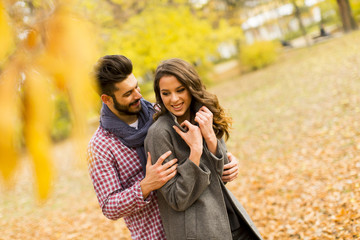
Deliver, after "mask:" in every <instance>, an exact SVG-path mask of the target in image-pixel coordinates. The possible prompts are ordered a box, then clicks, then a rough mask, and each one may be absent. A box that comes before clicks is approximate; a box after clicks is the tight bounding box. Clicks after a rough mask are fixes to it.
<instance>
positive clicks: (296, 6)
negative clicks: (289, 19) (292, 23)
mask: <svg viewBox="0 0 360 240" xmlns="http://www.w3.org/2000/svg"><path fill="white" fill-rule="evenodd" d="M292 4H293V6H294V8H295V17H296V18H297V20H298V22H299V26H300V30H301V33H302V35H303V37H304V39H305V42H306V45H307V46H308V47H309V46H310V41H309V39H308V36H307V33H306V29H305V26H304V23H303V21H302V18H301V12H300V8H299V6H298V5H297V4H296V0H292Z"/></svg>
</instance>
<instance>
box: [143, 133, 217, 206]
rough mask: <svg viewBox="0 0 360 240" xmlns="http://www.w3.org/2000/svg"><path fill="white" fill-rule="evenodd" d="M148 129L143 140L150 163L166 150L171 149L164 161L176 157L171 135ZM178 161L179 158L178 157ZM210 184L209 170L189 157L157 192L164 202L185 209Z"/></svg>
mask: <svg viewBox="0 0 360 240" xmlns="http://www.w3.org/2000/svg"><path fill="white" fill-rule="evenodd" d="M158 130H159V129H156V130H155V129H150V130H149V132H148V135H147V137H146V140H145V150H146V152H150V154H151V159H152V163H153V164H154V163H155V162H156V161H157V159H158V158H159V157H160V156H161V155H162V154H164V153H165V152H167V151H169V150H170V151H171V152H172V154H171V156H169V157H168V158H167V159H166V160H165V161H164V163H166V162H168V161H170V160H172V159H173V158H176V157H177V156H175V155H174V153H175V150H174V145H173V144H172V142H171V136H170V134H169V133H168V132H166V131H161V130H160V131H158ZM178 160H179V161H180V159H178ZM209 184H210V170H209V169H208V168H207V167H206V166H205V165H204V164H202V163H200V165H199V166H197V165H196V164H194V163H193V162H192V161H191V160H189V158H187V159H185V160H182V161H181V163H179V165H178V168H177V174H176V175H175V177H173V178H172V179H170V180H169V181H168V182H167V183H166V184H165V185H164V186H163V187H161V188H160V189H159V192H160V193H161V194H162V195H163V197H164V199H165V200H166V202H167V203H168V204H169V206H170V207H171V208H173V209H174V210H176V211H185V210H186V209H187V208H188V207H190V206H191V205H192V204H193V203H194V202H195V201H196V200H197V199H198V198H199V197H200V195H201V194H202V193H203V191H204V190H205V189H206V188H207V187H208V185H209Z"/></svg>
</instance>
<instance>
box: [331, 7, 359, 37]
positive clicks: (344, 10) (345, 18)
mask: <svg viewBox="0 0 360 240" xmlns="http://www.w3.org/2000/svg"><path fill="white" fill-rule="evenodd" d="M336 1H337V4H338V7H339V12H340V16H341V22H342V25H343V29H344V31H345V32H349V31H352V30H356V29H357V28H358V26H357V24H356V21H355V19H354V17H353V15H352V12H351V7H350V3H349V0H336Z"/></svg>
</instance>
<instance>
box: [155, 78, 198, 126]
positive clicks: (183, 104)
mask: <svg viewBox="0 0 360 240" xmlns="http://www.w3.org/2000/svg"><path fill="white" fill-rule="evenodd" d="M159 87H160V96H161V100H162V101H163V103H164V105H165V108H166V109H167V110H168V111H169V112H171V113H172V114H174V115H175V116H176V117H177V120H178V122H179V123H181V122H183V121H184V120H190V104H191V94H190V92H189V90H188V89H187V88H186V87H185V86H184V85H183V84H182V83H181V82H179V81H178V80H177V78H176V77H174V76H164V77H162V78H160V80H159Z"/></svg>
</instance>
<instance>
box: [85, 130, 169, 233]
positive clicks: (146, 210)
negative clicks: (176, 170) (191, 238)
mask: <svg viewBox="0 0 360 240" xmlns="http://www.w3.org/2000/svg"><path fill="white" fill-rule="evenodd" d="M88 156H89V172H90V176H91V179H92V181H93V185H94V189H95V192H96V196H97V198H98V201H99V204H100V207H101V209H102V212H103V214H104V215H105V216H106V217H107V218H109V219H112V220H116V219H118V218H121V217H124V220H125V223H126V225H127V227H128V228H129V230H130V233H131V237H132V239H166V237H165V232H164V229H163V225H162V222H161V218H160V212H159V207H158V202H157V197H156V193H155V192H152V193H151V194H150V195H149V196H148V197H147V198H146V199H145V200H144V199H143V195H142V191H141V188H140V181H141V180H142V179H143V178H144V173H143V171H142V167H141V164H140V159H139V157H138V155H137V153H136V150H135V149H134V148H128V147H127V146H125V145H124V144H123V143H122V142H121V141H120V140H119V139H118V138H117V137H116V136H115V135H114V134H112V133H110V132H108V131H106V130H105V129H103V128H102V127H99V128H98V129H97V131H96V132H95V134H94V136H93V137H92V139H91V141H90V143H89V148H88Z"/></svg>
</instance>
